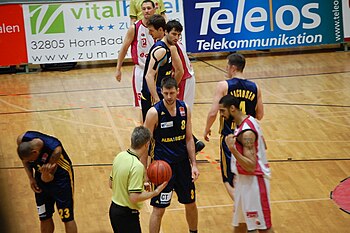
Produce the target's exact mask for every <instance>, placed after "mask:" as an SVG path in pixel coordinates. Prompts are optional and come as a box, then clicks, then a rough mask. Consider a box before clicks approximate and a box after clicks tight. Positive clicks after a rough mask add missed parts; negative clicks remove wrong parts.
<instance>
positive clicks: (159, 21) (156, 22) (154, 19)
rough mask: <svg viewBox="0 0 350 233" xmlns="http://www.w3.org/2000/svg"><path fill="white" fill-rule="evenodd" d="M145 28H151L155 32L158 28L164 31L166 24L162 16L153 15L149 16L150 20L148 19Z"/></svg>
mask: <svg viewBox="0 0 350 233" xmlns="http://www.w3.org/2000/svg"><path fill="white" fill-rule="evenodd" d="M147 26H153V27H154V29H156V30H158V29H159V28H163V30H165V26H166V22H165V19H164V17H163V16H161V15H158V14H154V15H152V16H151V18H149V20H148V25H147Z"/></svg>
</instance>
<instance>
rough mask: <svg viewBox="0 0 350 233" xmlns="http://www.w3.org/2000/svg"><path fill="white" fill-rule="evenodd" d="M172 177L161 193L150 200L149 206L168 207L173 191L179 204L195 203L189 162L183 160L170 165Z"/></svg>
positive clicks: (194, 190)
mask: <svg viewBox="0 0 350 233" xmlns="http://www.w3.org/2000/svg"><path fill="white" fill-rule="evenodd" d="M170 166H171V169H172V172H173V176H172V177H171V179H170V181H169V183H168V185H167V186H166V187H165V188H164V189H163V190H162V192H161V193H160V194H159V195H158V196H155V197H153V198H152V199H151V205H152V206H155V207H159V208H165V207H168V206H169V205H170V202H171V198H172V194H173V190H175V192H176V194H177V196H178V201H179V202H180V203H181V204H190V203H193V202H195V201H196V188H195V185H194V183H193V182H192V170H191V165H190V161H189V160H188V159H184V160H183V161H180V162H178V163H174V164H170Z"/></svg>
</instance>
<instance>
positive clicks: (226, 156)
mask: <svg viewBox="0 0 350 233" xmlns="http://www.w3.org/2000/svg"><path fill="white" fill-rule="evenodd" d="M220 168H221V177H222V181H223V182H224V183H225V182H228V183H229V184H230V185H231V186H232V187H233V178H234V176H235V175H234V173H233V172H232V171H231V151H230V150H229V149H228V147H227V145H226V143H225V136H224V135H220Z"/></svg>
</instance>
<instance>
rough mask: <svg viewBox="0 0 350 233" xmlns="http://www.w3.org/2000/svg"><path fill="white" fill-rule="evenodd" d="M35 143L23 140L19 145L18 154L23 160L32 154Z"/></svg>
mask: <svg viewBox="0 0 350 233" xmlns="http://www.w3.org/2000/svg"><path fill="white" fill-rule="evenodd" d="M32 150H33V145H32V143H31V142H21V144H19V145H18V147H17V154H18V156H19V157H20V159H21V160H23V159H26V158H28V157H30V156H31V154H32Z"/></svg>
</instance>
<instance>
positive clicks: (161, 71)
mask: <svg viewBox="0 0 350 233" xmlns="http://www.w3.org/2000/svg"><path fill="white" fill-rule="evenodd" d="M161 48H164V49H165V50H166V54H165V55H164V57H163V58H162V59H160V60H159V61H157V62H156V64H155V67H152V68H153V69H156V68H157V66H158V72H157V74H156V76H155V80H154V82H155V84H156V89H157V93H158V95H159V98H160V99H163V95H162V93H161V87H160V83H161V81H162V79H163V78H165V77H171V72H172V63H171V52H170V49H169V47H168V46H167V45H166V44H165V43H164V42H163V41H161V40H158V41H157V42H156V43H155V44H154V45H153V46H152V48H151V49H150V51H151V52H150V53H149V54H148V56H147V59H146V65H145V71H144V73H143V84H142V91H141V92H142V95H143V96H144V97H145V98H147V97H148V98H149V97H150V92H149V89H148V85H147V81H146V74H147V71H148V65H149V62H150V60H151V58H150V56H154V52H155V51H157V50H158V49H161ZM153 58H154V57H153Z"/></svg>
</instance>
